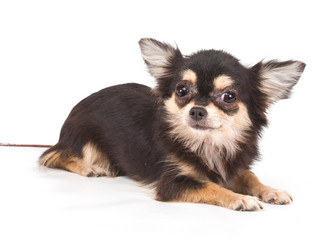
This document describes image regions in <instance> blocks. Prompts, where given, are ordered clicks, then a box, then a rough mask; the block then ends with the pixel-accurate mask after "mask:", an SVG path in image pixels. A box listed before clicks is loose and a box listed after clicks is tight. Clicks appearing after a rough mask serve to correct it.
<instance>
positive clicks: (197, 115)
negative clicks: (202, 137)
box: [189, 107, 208, 121]
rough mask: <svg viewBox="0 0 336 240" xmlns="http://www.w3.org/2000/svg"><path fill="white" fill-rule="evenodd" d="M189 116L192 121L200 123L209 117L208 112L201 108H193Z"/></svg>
mask: <svg viewBox="0 0 336 240" xmlns="http://www.w3.org/2000/svg"><path fill="white" fill-rule="evenodd" d="M189 115H190V117H191V119H193V120H195V121H200V120H202V119H204V118H206V116H207V115H208V113H207V111H206V110H205V109H204V108H201V107H193V108H192V109H190V112H189Z"/></svg>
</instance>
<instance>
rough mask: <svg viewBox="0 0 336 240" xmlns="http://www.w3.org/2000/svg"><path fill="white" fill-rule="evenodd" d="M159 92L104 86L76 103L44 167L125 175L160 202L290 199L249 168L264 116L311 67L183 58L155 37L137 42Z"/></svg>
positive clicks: (245, 207) (243, 203) (246, 203)
mask: <svg viewBox="0 0 336 240" xmlns="http://www.w3.org/2000/svg"><path fill="white" fill-rule="evenodd" d="M139 44H140V48H141V53H142V56H143V59H144V61H145V63H146V64H147V66H148V70H149V73H150V74H151V75H152V76H153V77H154V78H155V79H156V81H157V87H156V88H154V89H151V88H149V87H147V86H144V85H139V84H135V83H130V84H123V85H118V86H113V87H109V88H106V89H103V90H101V91H99V92H97V93H94V94H92V95H91V96H89V97H87V98H85V99H84V100H82V101H81V102H80V103H78V104H77V105H76V106H75V107H74V108H73V110H72V111H71V113H70V115H69V117H68V118H67V119H66V121H65V123H64V125H63V127H62V130H61V133H60V138H59V141H58V143H57V144H56V145H55V146H53V147H51V148H50V149H48V150H47V151H46V152H44V153H43V154H42V156H41V158H40V164H41V165H43V166H46V167H51V168H60V169H65V170H67V171H70V172H74V173H77V174H80V175H82V176H87V177H98V176H111V177H116V176H124V175H125V176H129V177H131V178H133V179H135V180H137V181H141V182H142V183H145V184H151V185H152V186H154V188H155V191H156V199H157V200H159V201H165V202H191V203H206V204H212V205H218V206H223V207H226V208H229V209H233V210H240V211H253V210H260V209H262V204H261V202H260V201H263V202H267V203H272V204H288V203H290V202H291V201H292V197H291V196H290V195H289V194H288V193H286V192H284V191H280V190H277V189H274V188H271V187H268V186H266V185H263V184H262V183H261V182H260V181H259V180H258V178H257V177H256V176H255V175H254V174H253V173H252V172H251V171H250V170H249V169H250V166H251V164H252V163H253V162H254V161H255V160H256V159H257V158H258V138H259V136H260V133H261V130H262V128H263V126H266V124H267V119H266V115H265V111H266V110H267V108H268V107H269V106H270V105H271V104H272V103H274V102H276V101H278V100H280V99H284V98H287V97H288V96H289V94H290V91H291V89H292V87H293V86H294V85H295V84H296V83H297V81H298V80H299V78H300V76H301V74H302V72H303V70H304V68H305V64H304V63H302V62H299V61H285V62H279V61H276V60H273V61H269V62H259V63H257V64H256V65H254V66H253V67H250V68H247V67H244V66H243V65H241V64H240V63H239V61H238V60H237V59H236V58H234V57H233V56H232V55H230V54H228V53H226V52H223V51H217V50H202V51H199V52H196V53H194V54H192V55H190V56H183V55H182V54H181V52H180V50H179V49H178V48H177V47H173V46H171V45H169V44H166V43H162V42H159V41H157V40H154V39H147V38H146V39H141V40H140V41H139Z"/></svg>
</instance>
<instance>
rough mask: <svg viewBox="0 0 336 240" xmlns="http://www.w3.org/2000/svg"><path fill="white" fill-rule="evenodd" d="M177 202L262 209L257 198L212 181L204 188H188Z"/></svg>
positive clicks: (241, 208)
mask: <svg viewBox="0 0 336 240" xmlns="http://www.w3.org/2000/svg"><path fill="white" fill-rule="evenodd" d="M177 202H192V203H205V204H211V205H216V206H222V207H226V208H229V209H232V210H241V211H254V210H260V209H262V205H261V204H260V202H259V201H258V200H257V199H256V198H254V197H251V196H246V195H241V194H237V193H234V192H232V191H230V190H228V189H226V188H223V187H221V186H219V185H217V184H215V183H212V182H206V183H205V187H203V188H202V189H198V190H186V191H185V193H184V194H182V196H181V197H180V198H179V199H178V200H177Z"/></svg>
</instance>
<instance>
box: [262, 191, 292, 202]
mask: <svg viewBox="0 0 336 240" xmlns="http://www.w3.org/2000/svg"><path fill="white" fill-rule="evenodd" d="M259 198H260V199H261V200H262V201H263V202H266V203H270V204H280V205H285V204H289V203H291V202H292V201H293V198H292V196H291V195H290V194H289V193H287V192H285V191H281V190H276V189H272V188H270V189H269V190H267V191H264V192H262V193H261V194H260V195H259Z"/></svg>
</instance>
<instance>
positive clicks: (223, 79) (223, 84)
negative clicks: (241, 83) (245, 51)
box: [214, 75, 233, 90]
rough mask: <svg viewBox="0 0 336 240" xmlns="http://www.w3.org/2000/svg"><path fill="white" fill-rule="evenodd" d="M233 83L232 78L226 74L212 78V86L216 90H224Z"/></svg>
mask: <svg viewBox="0 0 336 240" xmlns="http://www.w3.org/2000/svg"><path fill="white" fill-rule="evenodd" d="M232 85H233V80H232V78H231V77H229V76H227V75H220V76H218V77H216V78H215V79H214V86H215V88H217V89H218V90H224V89H225V88H227V87H230V86H232Z"/></svg>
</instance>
